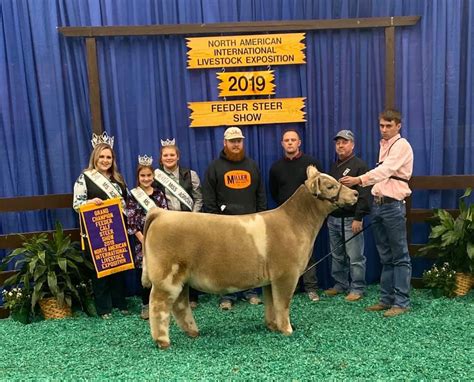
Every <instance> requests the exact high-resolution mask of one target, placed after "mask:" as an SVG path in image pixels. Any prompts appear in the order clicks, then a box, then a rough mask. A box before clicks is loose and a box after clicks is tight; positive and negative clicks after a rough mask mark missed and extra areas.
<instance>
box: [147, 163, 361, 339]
mask: <svg viewBox="0 0 474 382" xmlns="http://www.w3.org/2000/svg"><path fill="white" fill-rule="evenodd" d="M306 173H307V177H308V179H307V180H306V181H305V184H304V185H302V186H300V187H299V188H298V190H297V191H296V192H295V193H294V194H293V196H292V197H291V198H289V199H288V201H287V202H286V203H284V204H283V205H281V206H280V207H278V208H276V209H274V210H271V211H265V212H260V213H256V214H250V215H240V216H226V215H214V214H204V213H203V214H197V213H191V212H189V213H188V212H177V211H167V210H163V209H161V208H154V209H153V210H151V211H150V213H149V214H148V216H147V220H146V224H145V229H144V236H145V238H144V243H145V245H144V249H145V254H146V255H145V259H144V262H143V276H142V284H143V285H144V286H146V287H150V286H151V295H150V327H151V335H152V337H153V340H154V341H155V342H156V344H157V345H158V346H159V347H160V348H167V347H169V345H170V339H169V333H168V332H169V320H170V313H171V312H172V313H173V315H174V317H175V319H176V322H177V323H178V325H179V326H180V327H181V329H182V330H184V331H185V332H186V333H187V334H188V335H189V336H191V337H196V336H198V335H199V330H198V328H197V326H196V322H195V321H194V317H193V314H192V312H191V308H190V306H189V296H188V284H189V285H190V286H192V287H193V288H195V289H198V290H200V291H203V292H206V293H214V294H225V293H230V292H236V291H242V290H246V289H249V288H253V287H263V296H264V304H265V324H266V326H267V327H268V328H269V329H271V330H278V331H280V332H281V333H283V334H285V335H291V333H292V332H293V329H292V327H291V324H290V317H289V308H290V301H291V298H292V296H293V293H294V291H295V288H296V285H297V282H298V279H299V277H300V276H301V274H302V273H303V271H304V270H305V268H306V265H307V264H308V260H309V257H310V256H311V254H312V252H313V245H314V241H315V239H316V235H317V234H318V232H319V230H320V228H321V225H322V224H323V222H324V219H325V218H326V216H327V215H328V214H329V213H331V212H332V211H333V210H335V209H336V208H337V207H338V206H342V205H347V204H354V203H355V202H356V201H357V191H354V190H351V189H349V188H347V187H345V186H343V185H342V184H340V183H338V182H337V181H336V180H335V179H334V178H332V177H330V176H329V175H327V174H322V173H319V172H318V171H317V170H316V168H314V167H312V166H310V167H308V168H307V171H306Z"/></svg>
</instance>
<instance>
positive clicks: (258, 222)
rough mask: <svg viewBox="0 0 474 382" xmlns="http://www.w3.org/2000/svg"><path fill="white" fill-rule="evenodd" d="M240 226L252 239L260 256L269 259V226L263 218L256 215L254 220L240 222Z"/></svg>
mask: <svg viewBox="0 0 474 382" xmlns="http://www.w3.org/2000/svg"><path fill="white" fill-rule="evenodd" d="M240 225H241V226H242V227H244V228H245V231H246V232H247V234H248V235H249V236H251V237H252V239H253V242H254V244H255V247H256V248H257V252H258V254H259V255H260V256H262V257H263V258H265V257H267V226H266V225H265V220H264V219H263V217H261V216H259V215H255V218H254V219H252V220H246V221H245V222H244V221H240Z"/></svg>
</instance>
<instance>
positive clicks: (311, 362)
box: [0, 286, 474, 381]
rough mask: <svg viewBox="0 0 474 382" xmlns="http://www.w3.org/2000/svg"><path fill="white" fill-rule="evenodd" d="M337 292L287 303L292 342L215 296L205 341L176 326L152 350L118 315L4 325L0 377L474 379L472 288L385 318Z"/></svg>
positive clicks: (138, 327) (202, 316)
mask: <svg viewBox="0 0 474 382" xmlns="http://www.w3.org/2000/svg"><path fill="white" fill-rule="evenodd" d="M377 296H378V291H377V287H376V286H372V287H370V288H369V291H368V296H367V297H366V298H365V299H364V300H362V301H359V302H356V303H347V302H345V301H344V299H343V297H342V296H338V297H334V298H328V297H323V298H322V300H321V301H320V302H318V303H312V302H310V301H309V300H308V299H307V298H306V296H305V295H301V294H300V295H297V296H295V298H294V300H293V304H292V312H291V317H292V322H293V325H294V327H295V329H296V330H295V333H294V334H293V336H292V337H288V338H287V337H284V336H282V335H279V334H276V333H271V332H269V331H267V330H266V328H265V327H264V325H263V306H250V305H248V304H246V303H244V302H239V303H238V304H237V305H236V307H235V309H234V310H232V311H228V312H220V311H219V310H218V309H217V298H216V297H215V296H202V299H201V301H202V303H201V304H200V305H199V307H198V308H197V309H196V310H195V317H196V321H197V324H198V326H199V328H200V330H201V336H200V337H199V338H197V339H191V338H188V337H187V336H186V335H185V334H184V333H182V332H181V331H180V330H179V329H178V328H177V327H176V325H175V324H174V323H173V325H172V328H171V341H172V347H171V348H170V349H169V350H166V351H162V350H159V349H157V348H156V347H155V345H154V344H153V342H152V340H151V337H150V334H149V326H148V323H147V322H145V321H143V320H141V319H140V318H139V316H138V313H139V309H140V307H139V301H138V299H136V298H133V299H130V307H131V311H132V314H131V315H129V316H122V315H121V314H120V313H118V312H117V313H114V315H113V318H112V319H111V320H109V321H105V320H101V319H98V318H88V317H86V316H84V315H83V314H82V313H78V314H77V315H76V317H74V318H71V319H65V320H54V321H40V320H37V321H36V322H34V323H33V324H30V325H26V326H24V325H22V324H20V323H17V322H14V321H12V320H11V319H5V320H0V357H1V358H0V380H2V381H3V380H8V381H10V380H74V381H77V380H170V379H172V380H223V379H224V380H229V379H232V380H234V379H235V380H269V379H271V380H310V379H312V380H314V379H318V380H321V379H323V380H327V379H336V380H341V379H346V380H354V379H366V380H400V379H403V380H434V379H438V380H447V379H449V380H452V379H456V380H473V378H474V292H473V291H471V292H470V294H469V295H468V296H466V297H462V298H456V299H446V298H441V299H433V298H432V297H431V295H430V292H429V291H425V290H413V292H412V310H411V311H410V312H409V313H407V314H405V315H402V316H399V317H396V318H391V319H386V318H383V317H382V314H381V313H368V312H365V311H364V310H363V308H364V306H366V305H368V304H371V303H373V302H376V301H377Z"/></svg>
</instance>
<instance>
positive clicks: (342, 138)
mask: <svg viewBox="0 0 474 382" xmlns="http://www.w3.org/2000/svg"><path fill="white" fill-rule="evenodd" d="M334 141H335V147H336V154H337V157H338V159H337V161H336V162H335V163H333V165H332V166H331V170H330V171H329V174H330V175H331V176H332V177H334V178H335V179H338V180H339V179H340V178H342V177H343V176H346V175H348V176H356V177H357V176H360V175H362V174H365V173H366V172H367V171H368V168H367V164H366V163H365V162H364V161H363V160H362V159H360V158H358V157H356V156H355V155H354V134H353V133H352V131H350V130H341V131H339V132H338V133H337V135H336V136H335V137H334ZM352 188H354V189H356V190H357V191H358V192H359V199H358V200H357V203H356V204H354V205H353V206H346V207H341V208H339V209H337V210H336V211H334V212H332V213H331V214H330V215H329V217H328V229H329V242H330V245H331V251H334V252H333V254H332V271H331V274H332V277H333V279H334V281H335V284H334V287H332V288H330V289H328V290H326V291H325V294H326V295H327V296H335V295H337V294H339V293H346V292H347V293H348V295H347V296H346V298H345V299H346V301H357V300H360V299H361V298H362V296H363V294H364V291H365V286H366V283H365V265H366V259H365V256H364V235H363V234H359V235H358V236H356V237H354V238H353V239H352V240H351V241H350V242H348V243H346V244H345V245H344V244H343V243H344V242H345V241H346V240H348V239H350V238H351V237H352V236H354V235H355V234H357V233H358V232H360V231H361V230H362V220H363V217H364V216H366V215H368V214H369V213H370V207H369V205H370V204H369V198H370V187H360V186H353V187H352ZM349 275H350V279H351V280H350V281H349Z"/></svg>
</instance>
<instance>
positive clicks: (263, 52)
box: [186, 33, 306, 69]
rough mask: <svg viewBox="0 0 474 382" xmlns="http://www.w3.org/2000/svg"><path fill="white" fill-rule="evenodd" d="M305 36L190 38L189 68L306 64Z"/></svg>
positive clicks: (267, 35)
mask: <svg viewBox="0 0 474 382" xmlns="http://www.w3.org/2000/svg"><path fill="white" fill-rule="evenodd" d="M304 37H305V34H304V33H284V34H262V35H246V36H218V37H191V38H187V39H186V40H187V43H186V45H187V46H188V48H189V50H188V69H206V68H224V67H239V66H268V65H294V64H304V63H305V62H306V61H305V55H304V53H303V50H304V49H305V45H304V44H303V43H302V42H301V41H302V40H303V39H304Z"/></svg>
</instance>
